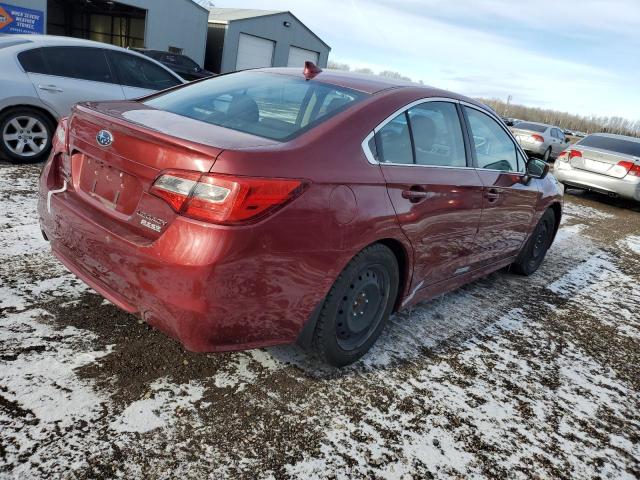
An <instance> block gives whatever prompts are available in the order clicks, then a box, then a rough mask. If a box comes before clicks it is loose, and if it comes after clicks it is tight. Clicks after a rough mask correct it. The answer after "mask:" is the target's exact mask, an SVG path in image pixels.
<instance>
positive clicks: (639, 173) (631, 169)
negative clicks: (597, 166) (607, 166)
mask: <svg viewBox="0 0 640 480" xmlns="http://www.w3.org/2000/svg"><path fill="white" fill-rule="evenodd" d="M616 167H622V168H624V169H625V170H626V171H627V175H633V176H634V177H640V165H636V164H635V163H633V162H626V161H622V162H618V164H617V165H616Z"/></svg>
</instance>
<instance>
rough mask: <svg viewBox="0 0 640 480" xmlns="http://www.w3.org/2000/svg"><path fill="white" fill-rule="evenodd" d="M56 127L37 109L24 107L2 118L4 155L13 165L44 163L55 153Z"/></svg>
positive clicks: (0, 130)
mask: <svg viewBox="0 0 640 480" xmlns="http://www.w3.org/2000/svg"><path fill="white" fill-rule="evenodd" d="M54 128H55V125H53V122H52V121H51V120H50V119H49V118H48V117H47V116H46V115H45V114H43V113H41V112H39V111H38V110H36V109H34V108H29V107H20V108H13V109H10V110H8V111H6V112H4V113H3V114H2V115H1V116H0V151H2V153H3V154H4V156H5V157H7V158H8V159H9V160H10V161H12V162H40V161H42V160H45V159H46V157H47V155H48V154H49V151H50V150H51V141H52V138H53V131H54Z"/></svg>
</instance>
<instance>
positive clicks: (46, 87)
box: [38, 85, 63, 93]
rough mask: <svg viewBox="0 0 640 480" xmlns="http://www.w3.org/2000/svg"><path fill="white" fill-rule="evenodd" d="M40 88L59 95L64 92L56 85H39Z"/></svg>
mask: <svg viewBox="0 0 640 480" xmlns="http://www.w3.org/2000/svg"><path fill="white" fill-rule="evenodd" d="M38 88H39V89H40V90H45V91H47V92H58V93H62V92H63V90H62V89H61V88H58V87H56V86H55V85H38Z"/></svg>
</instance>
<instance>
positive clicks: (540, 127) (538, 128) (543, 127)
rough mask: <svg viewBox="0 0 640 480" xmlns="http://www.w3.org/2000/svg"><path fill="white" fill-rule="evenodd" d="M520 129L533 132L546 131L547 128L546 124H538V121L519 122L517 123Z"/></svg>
mask: <svg viewBox="0 0 640 480" xmlns="http://www.w3.org/2000/svg"><path fill="white" fill-rule="evenodd" d="M515 126H516V127H517V128H518V129H520V130H531V131H532V132H540V133H542V132H544V131H546V130H547V128H549V127H547V126H546V125H538V124H536V123H527V122H519V123H516V125H515Z"/></svg>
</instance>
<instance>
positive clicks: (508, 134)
mask: <svg viewBox="0 0 640 480" xmlns="http://www.w3.org/2000/svg"><path fill="white" fill-rule="evenodd" d="M458 103H459V104H460V105H463V106H465V107H469V108H473V109H474V110H477V111H479V112H480V113H484V114H485V115H487V116H488V117H490V118H492V119H493V120H495V121H496V123H497V124H498V125H499V126H500V128H502V130H504V131H505V132H506V133H507V136H508V137H509V138H510V139H511V141H512V142H513V143H514V145H515V146H516V149H517V150H519V151H520V153H521V154H522V156H523V157H524V159H525V160H527V159H528V158H529V156H528V155H527V154H526V153H525V151H524V150H523V148H522V147H521V146H520V144H519V143H518V142H517V140H516V139H515V137H514V136H513V133H511V130H509V129H508V128H507V127H506V125H504V122H502V121H500V120H499V117H498V116H497V115H496V114H495V113H493V112H491V111H489V110H485V109H484V108H480V107H478V106H477V105H474V104H472V103H469V102H465V101H464V100H461V101H459V102H458ZM474 168H476V169H477V170H485V171H487V172H503V173H509V174H517V175H520V176H524V175H526V171H525V172H514V171H511V170H508V171H507V170H496V169H493V168H482V167H474ZM525 168H526V165H525Z"/></svg>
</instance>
